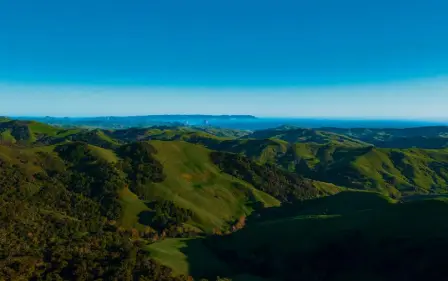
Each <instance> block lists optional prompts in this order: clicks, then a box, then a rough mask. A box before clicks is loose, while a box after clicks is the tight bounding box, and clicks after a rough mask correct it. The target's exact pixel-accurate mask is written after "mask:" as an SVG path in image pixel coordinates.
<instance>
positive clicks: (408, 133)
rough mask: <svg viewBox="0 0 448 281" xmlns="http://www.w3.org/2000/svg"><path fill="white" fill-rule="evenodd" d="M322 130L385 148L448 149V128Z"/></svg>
mask: <svg viewBox="0 0 448 281" xmlns="http://www.w3.org/2000/svg"><path fill="white" fill-rule="evenodd" d="M322 130H324V131H328V132H334V133H337V134H342V135H345V136H348V137H351V138H355V139H359V140H361V141H364V142H367V143H371V144H373V145H375V146H378V147H383V148H413V147H416V148H427V149H438V148H446V147H448V127H447V126H432V127H417V128H404V129H370V128H353V129H340V128H322Z"/></svg>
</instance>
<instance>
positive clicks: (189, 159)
mask: <svg viewBox="0 0 448 281" xmlns="http://www.w3.org/2000/svg"><path fill="white" fill-rule="evenodd" d="M151 144H152V145H153V146H154V147H155V148H156V149H157V151H158V153H157V154H156V155H155V157H156V158H157V159H158V160H159V161H160V162H161V163H162V165H163V167H164V171H165V174H166V175H167V177H166V179H165V180H164V181H163V182H160V183H157V184H154V185H152V186H151V188H150V189H149V194H148V196H149V197H148V198H153V199H157V198H163V199H165V200H170V201H173V202H175V203H176V204H177V205H178V206H180V207H183V208H186V209H189V210H192V211H193V214H194V216H193V219H192V222H191V223H192V224H193V225H195V226H197V227H200V228H201V229H203V230H206V231H211V230H212V229H213V228H216V227H217V228H221V227H223V226H225V225H226V223H227V222H229V221H233V220H236V219H237V218H238V217H240V216H242V215H247V214H249V213H250V211H251V210H252V209H253V206H252V205H254V204H256V203H257V202H259V203H261V204H263V205H265V206H272V205H277V204H278V201H277V200H276V199H274V198H272V197H271V196H269V195H267V194H265V193H263V192H260V191H258V190H256V189H255V188H254V187H252V186H251V185H249V184H247V183H246V182H243V181H240V180H237V179H234V178H232V177H231V176H229V175H226V174H222V173H221V172H220V171H219V169H218V168H217V167H216V166H215V165H214V164H213V163H212V162H211V161H210V158H209V154H210V151H209V150H208V149H206V148H204V147H201V146H197V145H193V144H190V143H186V142H178V141H176V142H162V141H152V142H151Z"/></svg>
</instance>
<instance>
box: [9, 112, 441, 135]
mask: <svg viewBox="0 0 448 281" xmlns="http://www.w3.org/2000/svg"><path fill="white" fill-rule="evenodd" d="M12 118H14V119H21V120H35V121H40V122H44V123H48V124H52V125H63V126H88V127H92V128H94V127H98V128H130V127H150V126H157V125H165V126H170V125H176V126H178V125H187V126H204V125H206V126H212V127H219V128H227V129H239V130H251V131H253V130H263V129H269V128H276V127H280V126H295V127H301V128H322V127H337V128H412V127H422V126H448V119H446V120H445V121H423V120H393V119H391V120H385V119H381V120H373V119H333V118H327V119H324V118H262V117H257V118H255V117H249V118H246V116H239V117H237V118H232V117H230V118H227V117H226V118H223V117H220V116H212V115H208V116H206V115H203V116H201V115H166V116H163V115H160V116H155V115H153V116H151V115H149V116H129V117H77V118H75V117H70V118H60V117H59V118H54V117H24V116H20V117H12Z"/></svg>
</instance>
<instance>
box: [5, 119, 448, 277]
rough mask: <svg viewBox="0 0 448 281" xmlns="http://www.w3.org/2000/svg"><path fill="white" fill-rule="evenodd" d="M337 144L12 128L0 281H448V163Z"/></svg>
mask: <svg viewBox="0 0 448 281" xmlns="http://www.w3.org/2000/svg"><path fill="white" fill-rule="evenodd" d="M421 130H423V131H425V132H429V131H432V135H431V136H432V137H436V138H440V139H442V138H445V136H444V135H443V134H444V133H443V128H434V129H431V130H430V129H428V128H422V129H421ZM330 131H331V132H325V131H323V130H318V131H313V130H308V129H307V130H302V129H297V128H289V127H286V128H277V129H272V130H264V131H258V132H257V131H256V132H252V133H250V134H247V133H242V132H238V131H235V130H225V129H218V128H200V129H199V128H193V127H160V126H159V127H152V128H134V129H125V130H101V129H80V128H60V127H52V126H49V125H45V124H41V123H38V122H30V121H15V120H9V119H4V120H1V122H0V133H1V135H0V136H1V137H0V140H1V143H0V219H1V222H2V224H1V225H0V280H193V279H194V280H201V278H208V280H217V278H218V276H221V277H228V278H231V279H232V280H442V279H437V278H442V277H441V276H444V274H445V273H446V272H445V271H444V269H443V268H444V267H443V265H442V261H443V258H442V257H443V252H444V251H445V250H447V249H448V247H447V245H448V243H446V241H447V240H446V238H447V237H446V235H445V230H446V228H447V227H448V224H446V223H445V221H444V219H443V218H444V215H443V214H445V212H448V207H447V205H446V200H445V199H444V198H445V196H448V151H447V150H446V149H424V148H410V147H406V148H383V147H377V146H375V145H374V144H373V143H367V138H363V139H361V138H359V139H357V138H355V137H353V136H350V137H346V136H344V135H345V134H346V132H345V131H342V130H341V131H339V130H336V129H333V128H332V129H331V130H330ZM391 132H392V133H390V134H393V133H394V131H391ZM437 132H438V133H437ZM400 134H404V133H403V132H402V131H400ZM428 134H429V133H428ZM421 146H422V147H424V145H421ZM386 256H387V258H386ZM348 264H350V265H351V266H347V265H348ZM425 274H426V275H425ZM400 276H405V279H400ZM425 276H426V277H427V279H422V278H424V277H425ZM369 278H370V279H369ZM372 278H373V279H372ZM434 278H435V279H434Z"/></svg>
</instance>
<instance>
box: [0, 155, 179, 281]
mask: <svg viewBox="0 0 448 281" xmlns="http://www.w3.org/2000/svg"><path fill="white" fill-rule="evenodd" d="M75 151H81V150H78V148H76V149H75ZM73 159H83V158H82V157H78V156H76V155H75V156H74V158H73ZM45 162H51V161H49V160H48V159H46V161H45ZM69 169H70V168H69ZM40 178H43V179H44V180H41V179H40ZM106 189H107V188H106ZM102 208H103V206H102V203H101V202H99V201H98V200H96V198H95V197H94V196H93V197H92V198H91V197H89V196H86V194H83V192H75V191H74V190H72V189H71V188H70V187H69V186H67V185H65V184H64V182H63V181H61V180H60V179H59V177H57V176H55V177H49V175H48V174H46V173H45V171H44V172H40V176H35V177H33V176H29V175H27V174H26V173H25V171H22V170H21V168H20V167H19V166H15V165H11V164H9V163H6V162H4V161H0V222H1V223H0V280H117V281H118V280H132V281H134V280H142V281H143V280H147V281H150V280H151V281H156V280H166V281H168V280H170V281H175V280H176V281H181V280H187V278H186V277H172V275H171V270H170V269H168V268H166V267H164V266H161V265H159V264H158V263H156V262H155V261H153V260H151V259H150V258H149V257H148V256H147V255H146V254H145V253H144V252H141V251H140V250H139V249H138V247H137V246H136V245H134V243H133V242H132V239H131V237H130V236H129V234H128V233H126V232H120V231H118V229H117V228H116V227H115V226H114V224H113V223H112V222H111V221H109V220H108V219H107V218H106V217H104V215H103V212H102Z"/></svg>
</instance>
